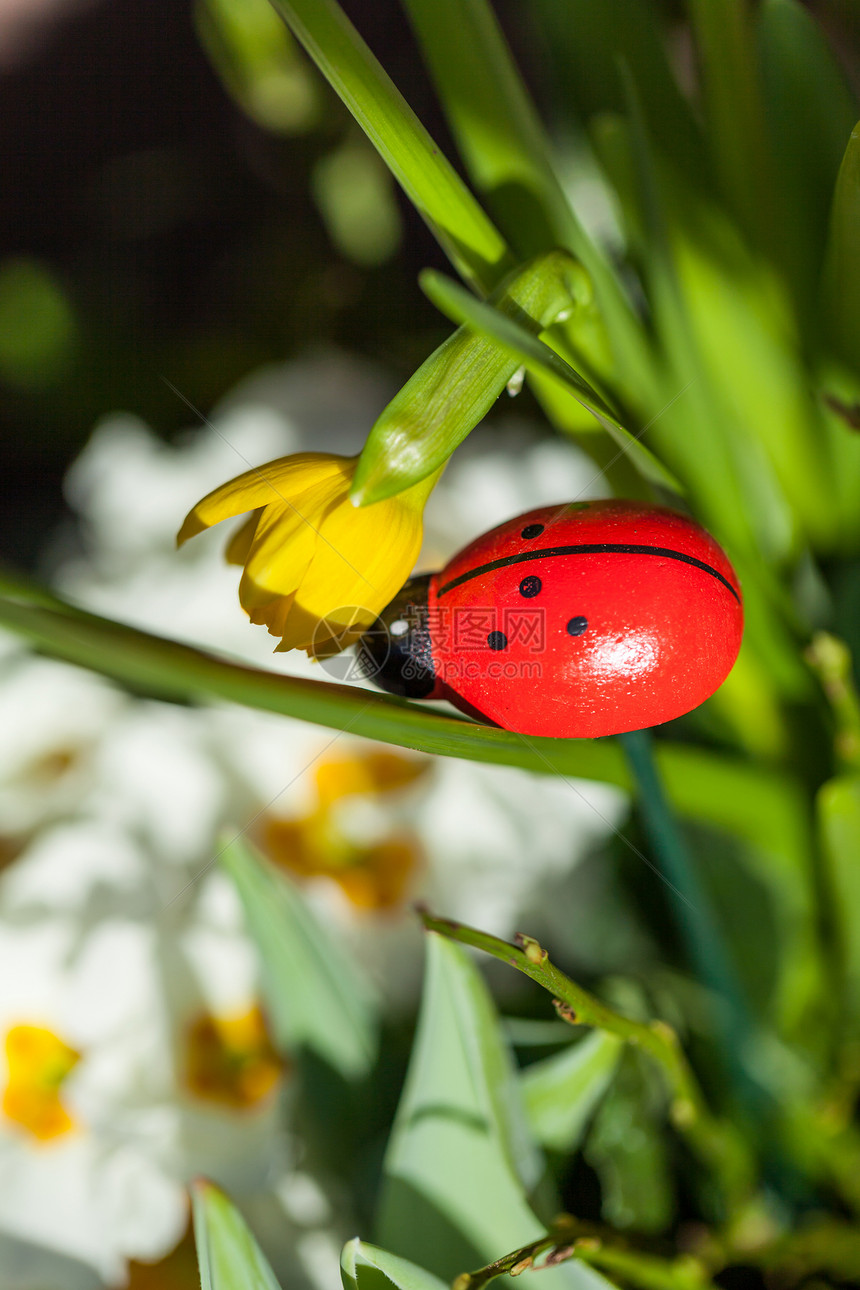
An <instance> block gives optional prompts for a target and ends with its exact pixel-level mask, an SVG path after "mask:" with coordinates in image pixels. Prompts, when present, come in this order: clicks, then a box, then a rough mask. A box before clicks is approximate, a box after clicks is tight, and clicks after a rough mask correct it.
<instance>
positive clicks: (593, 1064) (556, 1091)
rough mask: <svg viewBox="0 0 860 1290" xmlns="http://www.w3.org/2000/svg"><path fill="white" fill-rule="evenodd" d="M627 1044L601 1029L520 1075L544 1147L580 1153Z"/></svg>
mask: <svg viewBox="0 0 860 1290" xmlns="http://www.w3.org/2000/svg"><path fill="white" fill-rule="evenodd" d="M621 1049H622V1043H621V1040H620V1039H618V1038H616V1036H615V1035H610V1034H608V1033H607V1032H605V1031H600V1030H596V1031H594V1032H593V1034H590V1035H587V1036H586V1037H585V1038H584V1039H581V1040H580V1041H579V1042H578V1043H575V1044H568V1045H567V1047H565V1048H563V1049H562V1050H561V1052H559V1053H555V1054H553V1056H552V1057H547V1058H545V1060H544V1061H541V1062H534V1063H533V1064H532V1065H531V1066H528V1067H526V1069H525V1070H524V1071H523V1073H522V1075H521V1076H520V1087H521V1089H522V1093H523V1098H524V1100H525V1107H526V1115H527V1117H528V1122H529V1124H530V1126H531V1129H532V1132H533V1133H534V1135H535V1137H536V1138H537V1140H538V1142H540V1144H541V1145H542V1146H544V1147H550V1148H552V1149H553V1150H555V1151H565V1152H570V1151H575V1150H576V1148H577V1147H578V1146H579V1144H580V1142H581V1140H582V1135H583V1133H584V1131H585V1127H586V1125H587V1124H588V1121H589V1120H590V1118H591V1116H592V1115H593V1114H594V1110H595V1108H596V1107H597V1105H598V1103H599V1102H600V1099H601V1098H602V1097H603V1095H604V1094H605V1092H606V1090H607V1089H608V1087H609V1085H610V1083H611V1082H612V1077H613V1075H614V1074H615V1070H616V1067H617V1065H618V1059H619V1057H620V1055H621Z"/></svg>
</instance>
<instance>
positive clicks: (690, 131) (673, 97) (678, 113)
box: [536, 0, 704, 182]
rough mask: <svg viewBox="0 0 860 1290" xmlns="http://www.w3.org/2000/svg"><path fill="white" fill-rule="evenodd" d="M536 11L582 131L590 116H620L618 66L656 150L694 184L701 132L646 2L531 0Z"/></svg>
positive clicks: (658, 17) (655, 12)
mask: <svg viewBox="0 0 860 1290" xmlns="http://www.w3.org/2000/svg"><path fill="white" fill-rule="evenodd" d="M536 7H537V9H538V12H539V14H540V28H541V31H540V34H541V35H542V36H543V43H544V46H545V50H546V55H547V57H548V59H549V60H550V62H551V65H552V71H553V72H554V74H555V76H554V79H555V80H556V81H557V83H558V94H559V96H563V98H564V106H565V108H568V107H569V108H570V109H573V110H575V111H576V112H577V113H578V114H579V116H580V117H581V118H582V119H583V120H584V121H585V122H586V123H587V124H588V125H589V126H593V123H594V118H595V117H596V116H597V115H604V114H606V113H616V112H621V111H623V109H624V107H625V92H624V86H623V84H622V80H621V76H620V73H619V67H620V65H621V63H622V62H623V63H624V64H625V65H626V66H627V67H628V68H629V69H630V73H631V75H632V76H633V79H634V80H635V82H636V85H637V86H638V88H639V92H640V94H641V97H642V103H643V106H644V108H645V112H646V115H647V118H648V121H649V124H650V126H651V128H652V130H653V131H654V132H655V134H656V135H657V138H658V140H659V143H660V147H661V149H663V150H664V151H666V152H668V153H670V154H671V155H672V157H673V158H674V160H675V161H676V162H677V163H678V164H679V165H680V166H682V167H683V168H685V169H689V170H692V171H693V173H694V176H695V179H696V181H697V182H698V180H699V177H700V175H701V173H702V170H703V169H704V166H703V161H704V159H703V155H702V153H703V148H702V137H701V132H700V130H699V129H698V128H697V126H696V121H695V118H694V116H693V113H692V111H691V109H690V105H689V103H688V102H687V100H686V99H685V98H684V96H683V94H682V93H681V91H680V89H679V88H678V83H677V81H676V79H675V77H674V75H673V73H672V69H671V68H670V66H669V60H668V58H667V56H666V47H667V43H668V41H667V36H668V34H669V33H668V32H667V31H666V30H664V27H665V25H666V24H664V23H663V22H662V18H663V13H662V12H661V11H660V10H659V9H657V8H655V5H654V3H653V0H565V3H564V4H559V3H558V0H536Z"/></svg>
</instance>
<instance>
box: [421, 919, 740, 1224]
mask: <svg viewBox="0 0 860 1290" xmlns="http://www.w3.org/2000/svg"><path fill="white" fill-rule="evenodd" d="M421 919H422V921H423V923H424V926H425V927H426V928H427V929H428V930H429V931H432V932H438V933H439V934H440V935H442V936H447V937H448V938H449V939H450V940H454V941H459V942H460V943H461V944H463V945H471V946H473V947H474V948H475V949H479V950H483V951H484V952H485V953H487V954H491V955H492V956H493V958H496V959H499V960H500V961H501V962H502V963H507V964H509V965H510V966H511V967H515V968H517V969H518V970H519V971H520V972H524V973H525V975H526V976H529V977H531V979H532V980H533V981H537V983H538V984H539V985H542V986H543V988H544V989H545V990H548V991H549V992H550V994H551V995H552V996H553V1000H554V1003H555V1006H556V1008H557V1010H558V1013H559V1016H560V1017H561V1018H562V1019H563V1020H564V1021H568V1022H570V1024H571V1025H577V1026H594V1027H596V1028H597V1029H599V1030H604V1031H606V1032H607V1033H608V1034H611V1035H617V1037H618V1038H619V1039H621V1040H623V1041H624V1042H625V1043H628V1044H630V1045H631V1046H632V1047H634V1048H636V1049H638V1050H639V1051H640V1052H643V1053H646V1054H647V1055H648V1056H649V1057H650V1058H651V1059H652V1060H653V1061H654V1062H655V1063H656V1064H657V1066H658V1067H659V1068H660V1070H661V1071H662V1074H663V1078H664V1080H665V1083H666V1087H667V1090H668V1092H669V1096H670V1099H671V1100H670V1108H669V1109H670V1115H671V1118H672V1122H673V1124H674V1125H675V1127H676V1128H677V1129H678V1131H679V1133H682V1134H683V1135H684V1137H685V1138H686V1140H687V1142H688V1143H689V1145H690V1148H691V1150H692V1151H694V1152H695V1154H696V1155H697V1156H698V1158H699V1160H700V1161H701V1163H702V1164H703V1165H704V1167H705V1168H706V1169H707V1170H709V1171H710V1172H712V1173H713V1175H714V1177H715V1179H716V1180H717V1182H718V1184H719V1185H720V1187H721V1190H722V1192H723V1196H724V1199H725V1201H726V1204H727V1212H730V1211H731V1209H732V1208H733V1206H734V1205H737V1204H740V1203H741V1202H742V1201H743V1200H744V1199H746V1198H747V1196H748V1195H749V1191H750V1187H751V1182H752V1169H751V1162H750V1157H749V1152H748V1149H747V1146H746V1144H745V1142H744V1140H743V1138H742V1137H741V1136H740V1134H739V1133H738V1131H737V1130H736V1129H735V1128H734V1126H732V1125H731V1124H729V1123H728V1122H727V1121H723V1120H718V1119H717V1118H716V1116H714V1115H712V1113H711V1111H710V1110H709V1108H708V1106H707V1103H706V1102H705V1098H704V1095H703V1093H702V1090H701V1088H700V1087H699V1083H698V1080H697V1079H696V1076H695V1075H694V1073H693V1070H692V1067H691V1066H690V1064H689V1062H688V1061H687V1058H686V1056H685V1054H684V1051H683V1049H682V1048H681V1045H680V1043H679V1041H678V1036H677V1034H676V1033H675V1031H674V1030H673V1029H672V1027H671V1026H669V1025H668V1024H667V1023H666V1022H665V1021H651V1022H643V1021H634V1020H633V1019H632V1018H631V1017H625V1016H624V1015H623V1013H620V1012H616V1011H615V1010H614V1009H613V1008H610V1007H608V1005H607V1004H605V1003H603V1002H602V1001H601V1000H600V999H598V998H596V997H595V996H594V995H593V994H590V993H589V992H588V991H587V990H585V989H583V987H582V986H580V985H577V984H576V982H575V981H572V980H571V979H570V977H568V976H565V974H564V973H563V972H561V971H560V970H559V969H558V968H557V967H555V965H554V964H553V963H551V962H550V961H549V958H548V957H547V952H546V950H545V949H543V948H542V946H540V945H539V944H538V942H537V941H536V940H534V939H533V938H532V937H530V936H523V935H519V936H518V937H517V938H516V939H517V944H515V945H511V944H509V943H508V942H507V941H503V940H500V939H499V938H498V937H497V936H492V935H491V934H490V933H489V932H481V931H478V930H477V929H476V928H473V927H466V926H464V925H463V924H462V923H457V922H453V921H452V920H450V919H447V918H437V917H436V916H435V915H433V914H431V913H429V912H427V911H426V910H423V911H421Z"/></svg>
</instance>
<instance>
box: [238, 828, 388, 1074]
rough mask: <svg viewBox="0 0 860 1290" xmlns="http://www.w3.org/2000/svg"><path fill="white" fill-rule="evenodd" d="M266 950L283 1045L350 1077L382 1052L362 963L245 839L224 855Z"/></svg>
mask: <svg viewBox="0 0 860 1290" xmlns="http://www.w3.org/2000/svg"><path fill="white" fill-rule="evenodd" d="M218 859H219V863H220V865H221V867H222V868H223V869H224V871H225V873H227V874H228V875H229V877H230V878H231V879H232V881H233V883H234V884H235V887H236V890H237V891H238V893H239V898H240V900H241V902H242V908H243V910H244V913H245V920H246V923H247V926H248V931H249V933H250V935H251V938H252V940H253V941H254V944H255V945H256V947H257V950H258V952H259V955H260V960H261V964H262V969H263V993H264V996H265V1000H266V1008H267V1012H268V1015H269V1017H270V1018H271V1021H272V1025H273V1028H274V1035H275V1040H276V1042H277V1044H278V1046H279V1048H280V1049H281V1050H282V1051H286V1052H288V1053H291V1054H295V1053H297V1052H298V1051H299V1050H301V1049H305V1048H306V1049H309V1050H311V1051H312V1052H314V1053H315V1054H316V1055H317V1056H318V1057H320V1058H321V1059H322V1060H323V1061H324V1062H326V1063H328V1065H329V1066H331V1067H333V1068H334V1069H335V1070H336V1071H338V1072H339V1073H340V1074H341V1075H342V1076H343V1077H344V1079H353V1080H355V1079H361V1078H362V1077H363V1076H365V1075H366V1074H367V1072H368V1071H369V1070H370V1067H371V1066H372V1064H373V1061H374V1058H375V1055H376V1018H375V1001H374V998H373V995H372V992H371V990H370V987H369V985H368V984H367V983H366V982H365V980H364V978H363V976H362V974H361V972H360V971H359V968H358V965H357V964H356V963H355V962H354V961H353V960H351V959H349V958H348V957H347V956H346V955H345V954H344V953H343V951H342V950H341V948H340V946H339V944H338V943H337V941H336V940H335V939H334V938H333V937H332V936H331V935H330V933H329V932H328V931H327V930H326V929H325V928H324V927H323V926H322V924H320V923H318V922H317V920H316V918H315V917H314V916H313V914H312V913H311V910H310V909H309V908H308V906H307V905H306V903H305V902H304V901H303V900H302V898H301V897H300V895H299V894H298V892H297V891H296V890H295V888H294V887H293V885H292V884H291V883H290V881H289V880H288V879H287V878H286V876H285V875H284V874H282V873H279V872H278V871H277V870H276V869H275V868H274V867H273V866H272V865H271V864H269V863H268V862H267V861H265V860H264V859H263V858H262V856H259V855H257V854H256V853H255V852H254V851H253V850H252V849H251V847H250V846H249V845H248V844H247V842H245V841H244V840H243V839H242V838H235V839H234V840H233V841H232V842H230V843H229V845H228V846H226V847H225V848H224V850H223V851H222V852H221V853H220V855H219V857H218Z"/></svg>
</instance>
